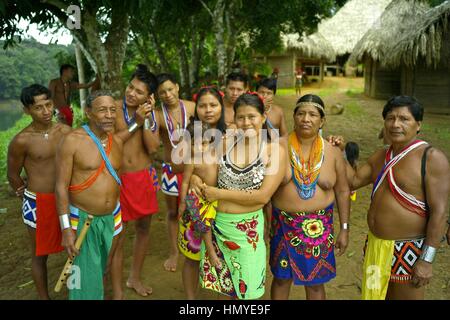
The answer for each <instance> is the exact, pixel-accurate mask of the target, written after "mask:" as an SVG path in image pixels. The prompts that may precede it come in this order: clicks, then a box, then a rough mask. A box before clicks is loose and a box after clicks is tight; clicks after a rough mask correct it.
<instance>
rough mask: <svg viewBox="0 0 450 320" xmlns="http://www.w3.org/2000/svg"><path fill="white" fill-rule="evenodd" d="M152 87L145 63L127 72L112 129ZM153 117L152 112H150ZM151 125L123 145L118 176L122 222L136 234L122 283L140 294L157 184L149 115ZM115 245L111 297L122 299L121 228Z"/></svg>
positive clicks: (126, 122) (148, 100)
mask: <svg viewBox="0 0 450 320" xmlns="http://www.w3.org/2000/svg"><path fill="white" fill-rule="evenodd" d="M155 91H156V77H155V76H154V75H153V73H151V72H150V71H149V70H148V68H147V66H145V65H143V64H139V65H137V67H136V70H135V72H134V73H133V74H132V75H131V79H130V82H129V83H128V86H127V87H126V89H125V96H124V98H123V100H120V101H116V106H117V118H116V129H117V130H119V131H120V130H124V129H126V128H127V127H128V126H130V125H132V123H133V122H134V121H135V119H134V114H135V112H136V110H137V108H138V107H139V106H140V105H145V104H148V105H154V102H155V101H154V97H153V94H154V93H155ZM154 117H155V118H156V116H155V115H154ZM151 119H152V121H151V125H150V123H148V124H149V125H150V126H149V127H147V128H146V129H139V130H138V131H137V132H136V134H134V135H133V136H132V137H131V138H130V139H129V140H128V141H127V142H126V143H125V145H124V152H123V154H124V156H123V160H122V170H121V176H120V179H121V180H122V187H121V190H120V204H121V207H122V218H123V221H124V222H125V224H126V223H127V222H129V221H134V228H135V232H136V237H135V239H134V245H133V260H132V263H131V270H130V274H129V276H128V279H127V282H126V285H127V287H128V288H132V289H134V290H135V291H136V293H138V294H139V295H141V296H144V297H146V296H148V295H150V294H151V293H152V288H150V287H147V286H144V284H143V283H142V280H141V273H142V267H143V265H144V261H145V256H146V254H147V250H148V245H149V239H150V234H149V232H150V224H151V219H152V216H153V215H154V214H156V213H157V212H158V211H159V209H158V201H157V198H156V194H157V190H158V188H159V184H158V177H157V174H156V170H155V168H153V166H152V159H151V154H152V153H153V152H156V151H157V149H158V148H159V133H158V130H157V127H156V121H153V117H152V118H151ZM118 239H119V240H118V244H117V245H118V248H117V250H115V252H114V255H113V258H112V268H111V277H112V286H113V298H114V299H123V291H122V272H123V246H124V241H125V232H123V233H121V234H120V235H119V237H118Z"/></svg>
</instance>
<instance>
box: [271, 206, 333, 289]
mask: <svg viewBox="0 0 450 320" xmlns="http://www.w3.org/2000/svg"><path fill="white" fill-rule="evenodd" d="M270 267H271V271H272V274H273V275H274V277H275V278H279V279H293V280H294V284H296V285H306V286H308V285H317V284H322V283H325V282H328V281H330V280H331V279H333V278H334V277H336V262H335V258H334V236H333V204H331V205H329V206H328V207H327V208H326V209H323V210H317V211H313V212H294V213H289V212H285V211H282V210H280V209H278V208H275V207H273V210H272V231H271V241H270Z"/></svg>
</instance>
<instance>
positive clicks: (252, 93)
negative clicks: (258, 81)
mask: <svg viewBox="0 0 450 320" xmlns="http://www.w3.org/2000/svg"><path fill="white" fill-rule="evenodd" d="M247 94H251V95H252V96H257V97H258V98H259V101H261V103H262V104H263V105H264V98H263V97H261V96H260V95H259V94H258V92H255V91H247Z"/></svg>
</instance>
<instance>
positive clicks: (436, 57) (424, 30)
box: [384, 1, 450, 68]
mask: <svg viewBox="0 0 450 320" xmlns="http://www.w3.org/2000/svg"><path fill="white" fill-rule="evenodd" d="M398 39H399V41H398V43H397V44H396V45H395V46H394V47H393V49H392V50H391V51H390V52H388V53H387V55H386V57H385V58H384V59H385V64H386V65H388V66H393V67H396V66H399V65H400V64H402V63H403V64H405V65H406V66H408V67H412V66H414V65H415V64H416V62H417V61H418V59H419V58H421V57H422V58H424V60H425V63H426V65H427V66H433V67H434V68H436V67H437V65H438V64H439V62H440V61H441V58H442V48H443V44H444V43H445V42H447V44H448V41H449V40H450V1H445V2H444V3H442V4H441V5H439V6H437V7H435V8H432V9H430V10H428V11H427V12H425V14H423V15H421V16H420V19H419V20H417V21H416V23H415V24H413V25H412V27H411V28H410V29H408V30H405V32H404V33H403V34H399V38H398ZM442 60H445V61H442V62H443V63H444V64H445V65H447V66H450V61H448V60H449V59H442Z"/></svg>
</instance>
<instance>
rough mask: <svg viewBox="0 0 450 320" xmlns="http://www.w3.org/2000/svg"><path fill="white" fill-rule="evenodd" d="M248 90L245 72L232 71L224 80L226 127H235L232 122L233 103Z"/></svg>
mask: <svg viewBox="0 0 450 320" xmlns="http://www.w3.org/2000/svg"><path fill="white" fill-rule="evenodd" d="M247 90H248V78H247V76H246V75H245V74H242V73H237V72H232V73H230V74H229V75H228V76H227V79H226V81H225V98H224V99H223V102H224V105H225V124H226V125H227V128H231V127H236V126H235V124H234V109H233V106H234V103H235V102H236V100H237V98H239V97H240V96H241V95H242V94H243V93H245V92H246V91H247Z"/></svg>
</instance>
